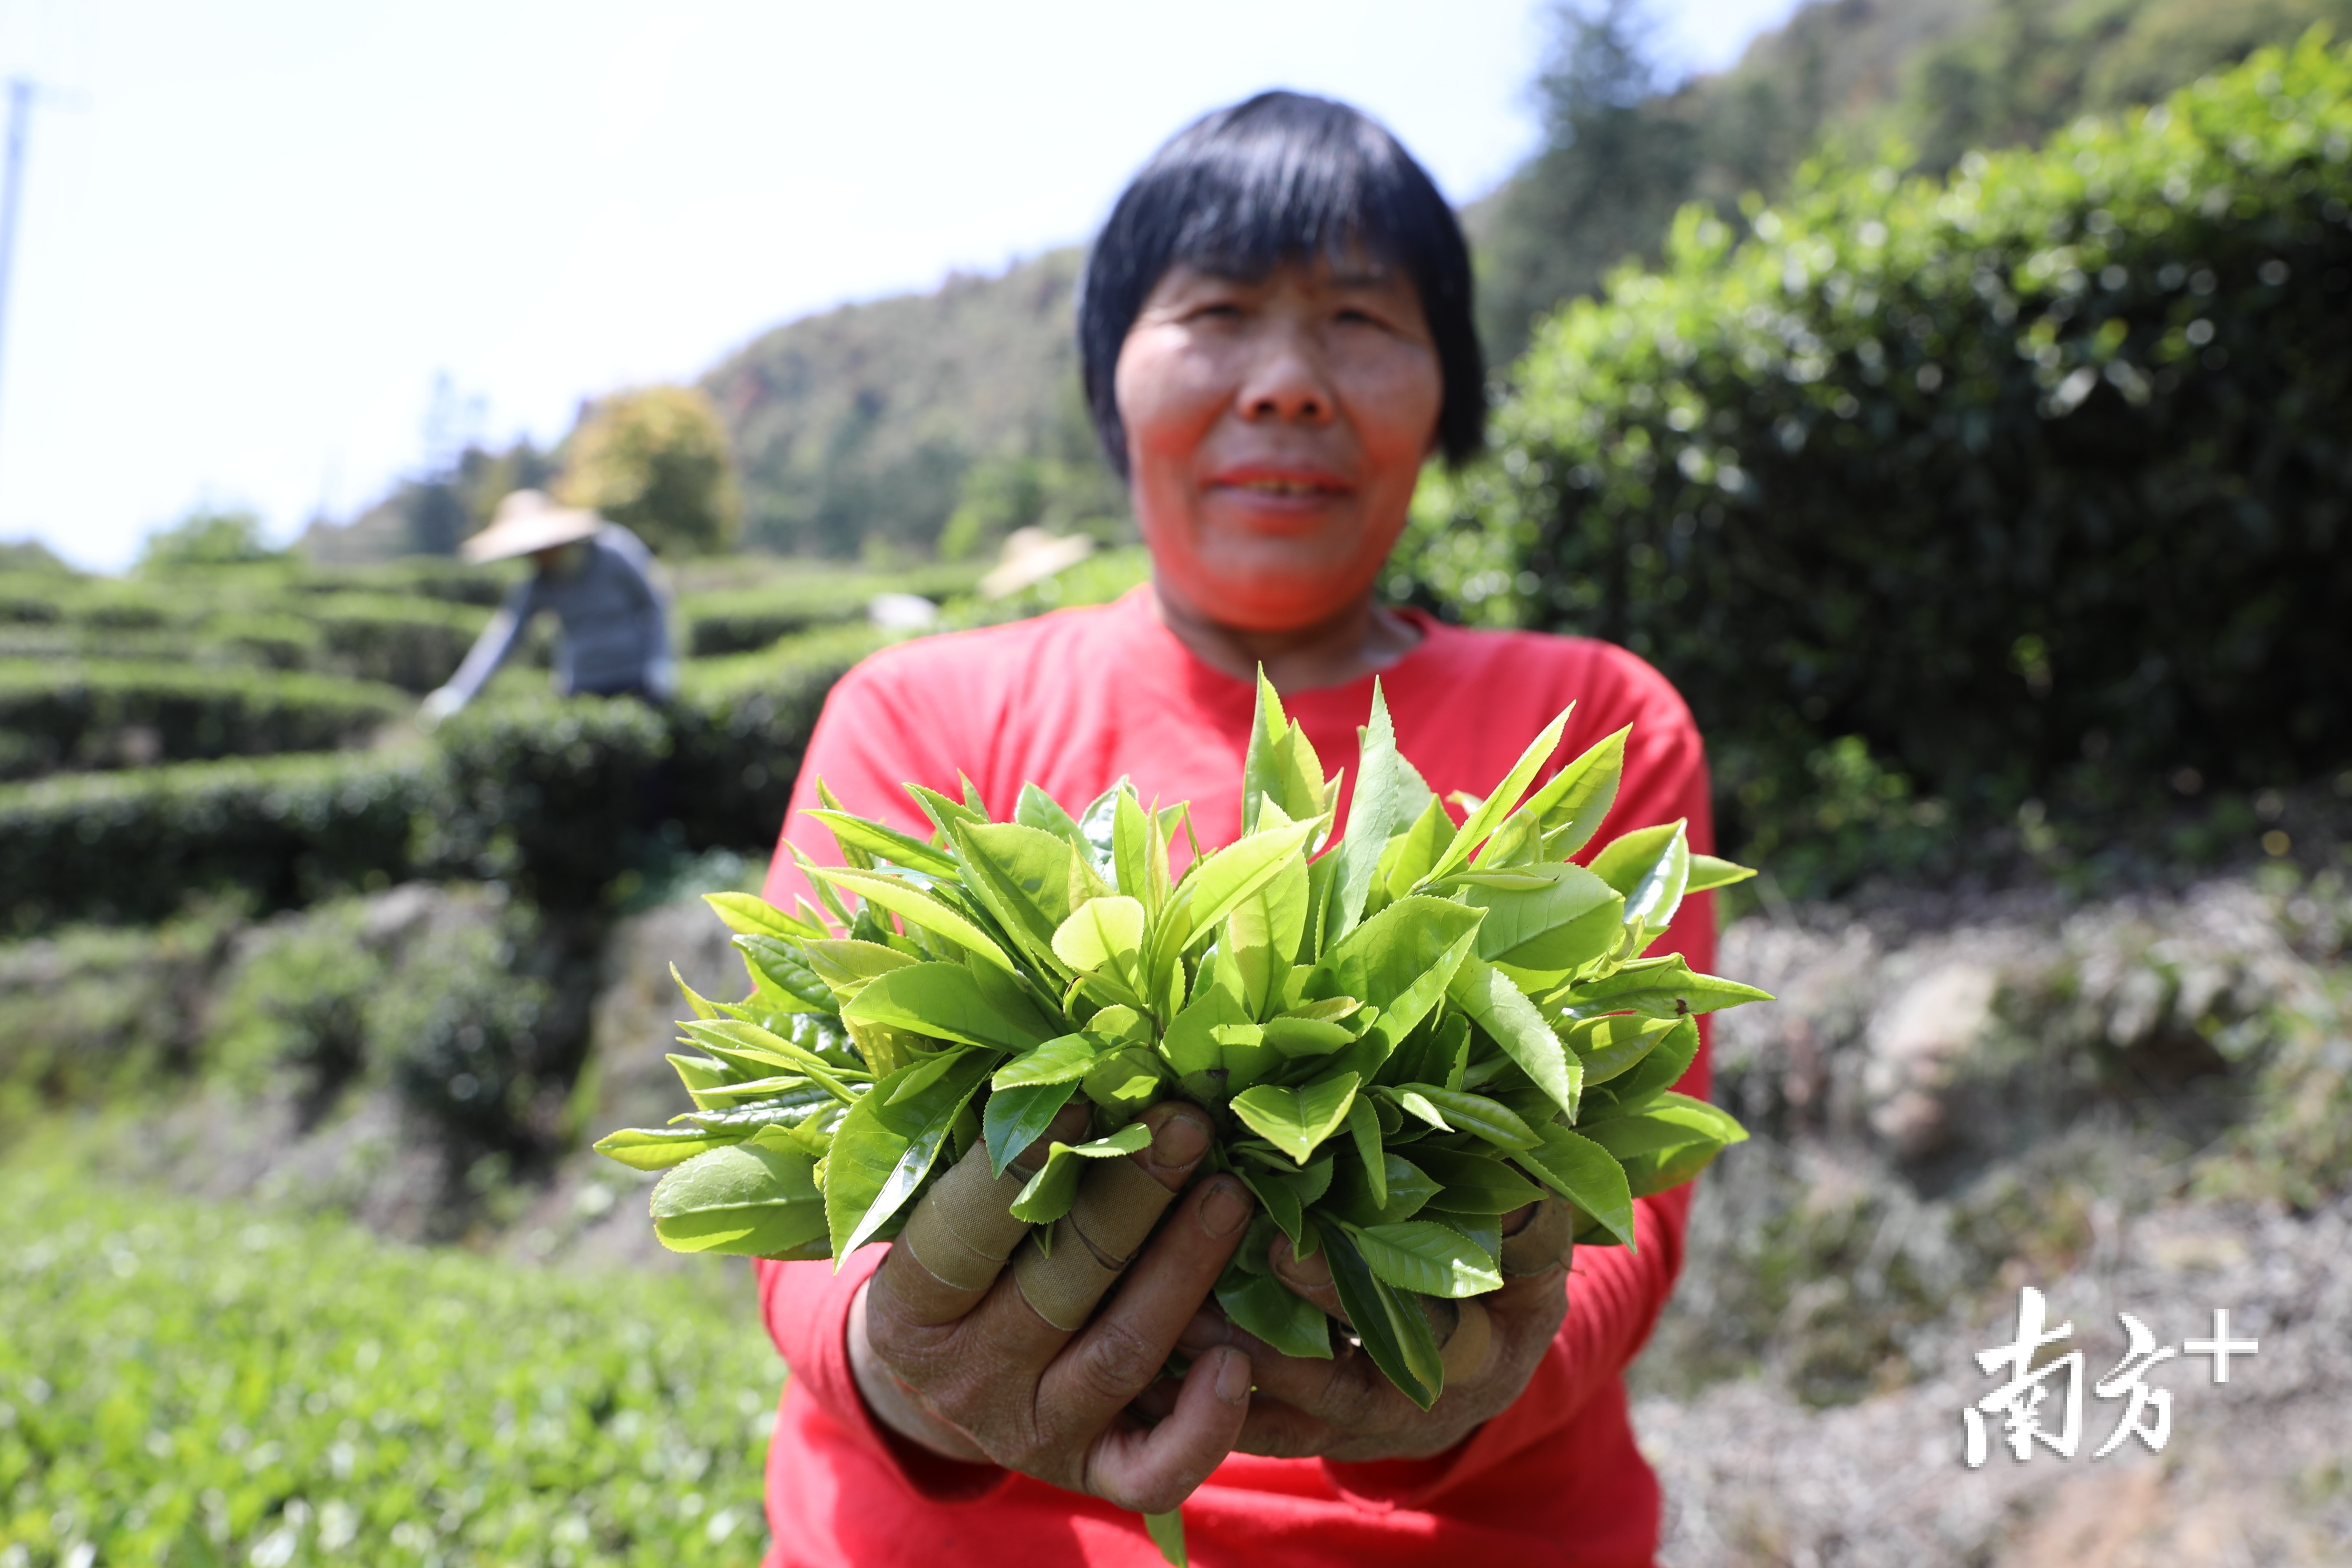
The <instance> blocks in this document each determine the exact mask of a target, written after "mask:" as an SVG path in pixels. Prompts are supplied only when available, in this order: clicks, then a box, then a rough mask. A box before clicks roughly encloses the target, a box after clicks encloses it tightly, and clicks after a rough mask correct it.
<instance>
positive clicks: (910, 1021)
mask: <svg viewBox="0 0 2352 1568" xmlns="http://www.w3.org/2000/svg"><path fill="white" fill-rule="evenodd" d="M1019 1000H1020V999H1019V997H1018V996H1017V995H1003V994H1000V995H996V996H991V995H989V994H986V993H985V992H983V991H982V988H981V985H980V983H979V982H978V981H977V980H975V979H974V978H973V977H972V972H971V970H970V969H968V968H966V967H965V966H964V965H962V964H961V963H917V964H911V965H909V966H908V967H907V968H905V969H894V970H891V971H890V972H889V973H887V974H877V975H876V976H875V977H874V978H873V979H872V980H871V981H868V982H867V983H866V988H865V989H864V990H862V991H860V992H858V994H857V996H856V1000H854V1001H852V1002H851V1003H850V1004H849V1005H847V1006H845V1007H844V1008H843V1009H842V1014H841V1016H843V1017H844V1018H845V1019H855V1020H856V1021H858V1022H860V1023H866V1024H878V1025H880V1026H882V1027H884V1028H886V1029H902V1030H905V1031H906V1032H908V1034H916V1035H929V1036H931V1037H935V1038H938V1039H942V1040H957V1041H960V1042H961V1043H962V1044H964V1045H967V1046H982V1047H987V1048H988V1049H991V1050H999V1051H1026V1050H1032V1049H1034V1048H1035V1047H1038V1046H1042V1045H1044V1044H1045V1042H1046V1041H1047V1040H1049V1039H1051V1038H1053V1037H1054V1035H1055V1027H1054V1026H1053V1025H1051V1024H1050V1023H1048V1022H1047V1021H1046V1020H1045V1018H1043V1017H1042V1016H1039V1015H1038V1014H1037V1013H1036V1011H1035V1010H1034V1009H1030V1010H1028V1011H1027V1012H1026V1013H1025V1014H1023V1015H1020V1016H1014V1015H1013V1014H1011V1013H1010V1012H1008V1010H1007V1009H1008V1005H1012V1004H1017V1003H1018V1002H1019Z"/></svg>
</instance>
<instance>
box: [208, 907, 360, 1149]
mask: <svg viewBox="0 0 2352 1568" xmlns="http://www.w3.org/2000/svg"><path fill="white" fill-rule="evenodd" d="M367 914H368V911H367V905H366V903H365V901H364V900H360V899H332V900H328V901H327V902H325V903H322V904H320V905H317V906H315V907H313V908H311V909H309V910H304V911H302V913H301V914H299V916H292V917H289V918H287V919H285V920H283V921H280V922H278V927H277V929H274V930H268V929H265V930H262V931H256V932H255V933H253V936H252V937H250V938H248V939H247V944H246V945H247V951H246V952H245V953H244V955H243V956H242V958H241V960H240V961H239V962H238V963H236V965H235V967H234V968H233V969H232V970H231V971H230V973H229V974H228V977H227V980H226V984H225V985H224V986H223V988H222V992H221V994H220V997H219V999H218V1001H217V1002H215V1005H214V1006H213V1008H212V1013H211V1018H210V1023H209V1027H208V1029H207V1039H206V1042H205V1054H206V1056H207V1057H208V1058H210V1060H209V1062H208V1063H207V1064H206V1065H207V1066H208V1067H209V1068H212V1069H213V1070H214V1071H215V1072H217V1073H218V1074H219V1075H220V1076H221V1077H222V1078H223V1079H226V1081H227V1082H229V1083H230V1084H232V1085H234V1086H235V1087H236V1088H237V1089H241V1090H243V1091H245V1092H247V1093H253V1092H257V1091H259V1090H263V1089H268V1088H269V1087H271V1086H272V1085H273V1084H275V1083H277V1082H280V1081H286V1082H288V1083H289V1087H290V1088H291V1089H293V1091H294V1093H295V1095H296V1097H297V1099H298V1100H299V1102H300V1103H301V1104H302V1105H303V1107H304V1108H305V1112H306V1120H308V1119H312V1118H315V1117H316V1116H317V1115H318V1114H319V1113H320V1112H322V1111H324V1110H326V1109H327V1108H328V1106H329V1105H331V1103H332V1102H333V1100H335V1098H336V1096H337V1095H339V1094H340V1093H341V1091H342V1089H344V1087H345V1086H346V1085H348V1084H350V1083H351V1082H352V1080H353V1079H357V1078H358V1077H359V1076H360V1074H361V1072H362V1069H363V1068H365V1067H366V1066H367V1062H368V1029H367V1023H368V1020H367V1012H368V1000H369V998H370V997H372V996H374V995H376V994H379V993H380V992H381V990H382V989H383V985H384V983H385V980H386V977H387V975H388V973H389V965H388V964H387V963H385V958H384V954H383V952H381V951H380V949H379V946H378V944H376V943H373V942H370V941H369V940H368V918H367Z"/></svg>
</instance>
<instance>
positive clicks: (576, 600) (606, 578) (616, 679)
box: [444, 522, 677, 703]
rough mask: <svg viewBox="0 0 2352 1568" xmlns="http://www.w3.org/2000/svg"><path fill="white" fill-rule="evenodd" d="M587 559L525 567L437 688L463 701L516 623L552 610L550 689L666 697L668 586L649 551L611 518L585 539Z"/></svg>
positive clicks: (670, 678)
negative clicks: (566, 568) (562, 568)
mask: <svg viewBox="0 0 2352 1568" xmlns="http://www.w3.org/2000/svg"><path fill="white" fill-rule="evenodd" d="M587 543H588V554H587V559H586V560H584V561H583V562H582V563H581V564H580V565H579V567H578V568H577V569H576V570H574V571H572V572H569V573H566V574H562V575H558V574H554V573H551V572H533V573H532V574H530V576H528V577H526V578H524V579H523V580H522V581H521V582H520V583H518V584H515V586H514V589H513V591H512V592H511V593H509V594H508V595H507V599H506V603H505V604H503V605H499V611H498V614H497V615H495V616H491V617H490V624H489V625H488V626H484V627H483V628H482V635H481V636H480V637H478V638H476V639H475V642H474V647H473V649H472V651H471V652H469V653H467V655H466V662H465V663H464V664H462V665H459V666H458V667H457V674H455V675H453V676H451V677H450V678H449V684H448V685H447V686H446V688H444V689H445V690H446V691H448V692H450V693H452V694H453V695H454V696H455V697H456V698H457V700H459V702H460V703H463V702H470V701H471V700H473V699H474V697H475V695H476V694H477V693H478V692H479V691H480V690H481V689H482V686H483V683H484V682H486V681H488V679H490V677H491V676H492V675H494V674H496V673H497V672H498V668H499V665H501V664H503V663H504V662H506V658H507V655H509V653H512V652H513V651H514V646H515V643H516V642H517V641H518V640H519V639H520V637H522V632H523V628H524V627H525V626H528V625H530V618H531V616H535V615H537V614H539V612H540V611H541V610H553V611H554V612H555V618H556V619H557V621H558V622H560V623H561V624H562V637H558V638H557V639H556V644H555V689H557V690H558V691H561V692H563V693H565V694H567V695H568V694H570V693H572V692H575V691H584V692H615V691H632V690H637V691H645V692H649V693H651V694H652V695H654V696H656V697H667V696H668V695H670V693H671V691H672V690H674V689H675V688H676V685H677V671H676V667H675V665H674V663H673V662H672V656H671V652H670V640H669V637H670V634H669V621H670V605H669V585H668V584H667V581H666V580H665V579H664V577H663V575H662V569H661V566H660V564H659V563H657V562H656V561H655V560H654V556H653V552H652V551H650V550H647V549H646V547H645V543H644V542H643V541H642V540H640V539H638V538H637V536H636V535H635V534H634V533H631V532H630V531H628V530H627V529H625V528H623V527H622V526H621V525H620V524H619V523H616V522H608V523H605V524H604V526H603V527H601V528H599V529H598V530H597V531H596V536H595V537H594V538H593V539H592V540H589V541H588V542H587Z"/></svg>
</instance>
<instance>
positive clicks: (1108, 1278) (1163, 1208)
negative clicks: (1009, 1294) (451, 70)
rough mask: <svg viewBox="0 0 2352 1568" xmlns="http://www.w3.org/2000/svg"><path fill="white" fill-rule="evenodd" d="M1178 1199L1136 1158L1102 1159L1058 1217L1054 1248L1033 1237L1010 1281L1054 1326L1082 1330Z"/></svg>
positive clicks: (1014, 1268) (1014, 1265) (1055, 1223)
mask: <svg viewBox="0 0 2352 1568" xmlns="http://www.w3.org/2000/svg"><path fill="white" fill-rule="evenodd" d="M1175 1200H1176V1194H1174V1193H1172V1192H1170V1191H1169V1190H1168V1188H1167V1187H1166V1186H1165V1185H1163V1184H1161V1183H1160V1180H1159V1179H1158V1178H1157V1177H1155V1176H1153V1175H1152V1174H1151V1173H1150V1172H1148V1171H1146V1170H1144V1168H1143V1167H1142V1166H1140V1165H1139V1164H1137V1163H1135V1162H1134V1161H1132V1160H1109V1161H1105V1162H1103V1163H1101V1164H1100V1165H1098V1166H1097V1168H1096V1169H1094V1170H1092V1171H1090V1172H1088V1173H1087V1177H1086V1179H1085V1180H1084V1181H1083V1182H1081V1183H1080V1184H1079V1185H1078V1195H1077V1201H1076V1202H1075V1203H1073V1204H1072V1205H1070V1212H1069V1213H1068V1214H1066V1215H1063V1216H1062V1217H1061V1218H1060V1219H1058V1220H1056V1221H1055V1222H1054V1244H1053V1247H1052V1249H1051V1250H1050V1251H1049V1250H1047V1249H1046V1248H1045V1247H1039V1246H1038V1245H1037V1243H1036V1242H1035V1241H1034V1240H1032V1241H1031V1242H1030V1243H1029V1244H1028V1245H1027V1246H1025V1247H1023V1248H1022V1249H1021V1256H1020V1258H1019V1260H1018V1261H1016V1262H1015V1263H1014V1264H1013V1279H1014V1280H1015V1281H1017V1282H1018V1284H1019V1285H1020V1287H1021V1294H1022V1296H1023V1297H1024V1299H1025V1300H1027V1301H1028V1303H1029V1305H1030V1306H1031V1307H1032V1308H1034V1310H1036V1313H1037V1315H1038V1316H1039V1317H1041V1318H1043V1319H1045V1321H1047V1322H1049V1323H1051V1324H1053V1325H1054V1326H1055V1328H1057V1329H1064V1330H1070V1331H1076V1330H1077V1329H1079V1328H1082V1327H1084V1326H1085V1324H1086V1321H1087V1316H1088V1315H1089V1314H1090V1313H1092V1312H1093V1311H1094V1310H1095V1304H1096V1303H1097V1302H1098V1301H1100V1300H1102V1299H1103V1296H1104V1294H1105V1293H1106V1292H1108V1290H1109V1289H1110V1288H1111V1286H1113V1285H1114V1284H1116V1283H1117V1282H1118V1277H1119V1275H1121V1274H1122V1273H1124V1272H1125V1271H1126V1269H1127V1266H1128V1265H1129V1264H1130V1263H1132V1262H1134V1261H1135V1258H1136V1255H1137V1254H1138V1253H1139V1252H1141V1251H1142V1250H1143V1243H1144V1241H1145V1240H1146V1238H1148V1237H1150V1235H1151V1227H1152V1226H1155V1225H1157V1224H1159V1223H1160V1215H1163V1214H1165V1213H1167V1212H1168V1205H1170V1204H1171V1203H1173V1202H1175Z"/></svg>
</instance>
